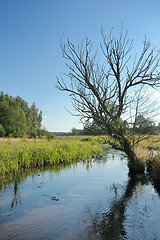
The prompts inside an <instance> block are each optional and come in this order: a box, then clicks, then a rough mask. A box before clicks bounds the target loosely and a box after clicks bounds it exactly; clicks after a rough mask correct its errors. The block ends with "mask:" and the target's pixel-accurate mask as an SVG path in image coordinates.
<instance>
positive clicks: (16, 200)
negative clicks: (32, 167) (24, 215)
mask: <svg viewBox="0 0 160 240" xmlns="http://www.w3.org/2000/svg"><path fill="white" fill-rule="evenodd" d="M18 183H19V181H18V178H16V180H15V183H14V194H13V200H12V203H11V209H13V208H15V207H16V206H17V204H18V203H19V204H21V194H20V192H19V189H18Z"/></svg>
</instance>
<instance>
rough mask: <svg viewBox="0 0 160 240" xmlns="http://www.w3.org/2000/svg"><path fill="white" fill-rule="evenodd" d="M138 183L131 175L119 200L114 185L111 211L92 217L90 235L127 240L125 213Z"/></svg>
mask: <svg viewBox="0 0 160 240" xmlns="http://www.w3.org/2000/svg"><path fill="white" fill-rule="evenodd" d="M137 183H138V181H137V178H136V176H134V175H131V176H130V179H129V181H128V183H127V186H126V189H125V192H124V194H123V195H122V196H121V197H120V199H119V200H118V199H117V198H118V193H117V192H118V188H116V186H115V184H113V186H112V188H113V189H114V191H115V199H114V201H113V203H112V204H111V207H110V209H109V211H107V212H103V213H101V214H99V213H98V212H96V214H94V215H90V221H91V222H92V227H91V228H89V229H88V235H89V236H90V237H91V236H97V237H99V238H98V239H110V240H112V239H113V240H115V239H127V233H126V230H125V227H124V221H125V211H126V206H127V203H128V201H129V199H130V198H131V197H132V195H133V192H134V191H135V188H136V185H137Z"/></svg>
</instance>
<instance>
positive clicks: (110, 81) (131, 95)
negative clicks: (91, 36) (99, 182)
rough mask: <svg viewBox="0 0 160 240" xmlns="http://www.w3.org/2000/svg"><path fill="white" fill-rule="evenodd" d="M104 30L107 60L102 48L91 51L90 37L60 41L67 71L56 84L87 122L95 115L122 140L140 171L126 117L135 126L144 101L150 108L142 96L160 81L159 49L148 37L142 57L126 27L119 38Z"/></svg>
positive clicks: (131, 166)
mask: <svg viewBox="0 0 160 240" xmlns="http://www.w3.org/2000/svg"><path fill="white" fill-rule="evenodd" d="M101 35H102V43H101V44H100V49H101V51H102V56H103V57H104V63H103V64H102V63H101V62H100V57H99V56H98V57H97V51H96V52H95V53H92V52H93V45H92V43H91V41H89V40H88V39H87V38H86V39H85V41H83V40H82V43H81V44H80V45H78V46H75V44H73V43H72V42H71V41H70V40H69V39H67V42H66V43H65V44H62V43H61V49H62V54H63V57H64V59H65V64H66V66H67V68H68V72H67V73H65V74H64V76H60V77H57V84H56V87H57V88H58V89H59V90H61V91H66V92H68V93H69V95H70V96H71V98H72V104H73V106H74V108H75V110H76V112H77V114H76V115H77V116H79V117H80V119H81V121H82V122H83V121H90V120H94V122H95V123H96V124H97V125H99V126H100V127H101V128H102V129H106V131H107V133H109V135H110V136H112V137H113V138H114V139H116V140H117V141H119V143H120V144H121V146H122V148H123V150H124V152H125V153H126V154H127V155H128V157H129V159H130V171H132V172H136V171H140V168H139V167H138V168H137V166H138V162H139V161H138V158H137V156H136V154H135V152H134V149H133V146H132V144H131V140H130V139H131V138H130V136H128V134H129V131H128V132H126V119H125V117H126V116H127V117H128V119H127V121H128V124H129V126H130V128H132V127H133V128H135V124H136V118H137V117H138V116H139V114H142V113H140V109H141V108H142V105H143V108H145V111H146V108H147V107H146V106H147V105H146V101H145V100H142V99H143V97H146V94H145V91H146V89H147V87H150V88H156V87H159V85H160V81H159V80H160V73H159V61H160V58H159V51H157V49H156V48H155V47H153V48H152V47H151V44H150V43H149V42H148V41H147V40H146V39H145V40H144V43H143V48H142V52H141V54H140V55H139V57H137V55H136V54H135V55H134V56H133V49H132V45H133V41H132V40H130V39H129V38H128V33H127V32H126V33H125V34H124V33H123V30H121V32H120V35H119V37H118V38H115V37H114V36H113V33H112V31H111V32H110V34H109V35H108V37H106V35H105V34H104V31H103V29H102V30H101ZM132 56H133V60H132ZM143 102H144V104H142V103H143ZM150 109H151V108H150ZM129 116H130V117H129ZM133 116H134V117H133ZM133 118H134V121H133ZM124 119H125V121H124ZM131 120H132V121H131ZM124 123H125V124H124Z"/></svg>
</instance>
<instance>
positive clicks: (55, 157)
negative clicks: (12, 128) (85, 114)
mask: <svg viewBox="0 0 160 240" xmlns="http://www.w3.org/2000/svg"><path fill="white" fill-rule="evenodd" d="M101 142H102V140H101V139H100V138H98V137H89V138H77V137H72V138H71V137H67V138H62V137H61V138H57V139H54V140H51V141H47V140H46V139H36V141H35V140H31V139H1V140H0V181H5V180H11V179H12V178H14V176H15V175H17V174H19V173H20V172H21V169H30V168H41V167H44V166H53V165H59V164H72V163H74V162H78V161H80V160H86V159H90V158H91V157H92V156H93V151H94V152H99V151H100V148H99V147H96V146H95V144H98V143H101Z"/></svg>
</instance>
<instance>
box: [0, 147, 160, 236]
mask: <svg viewBox="0 0 160 240" xmlns="http://www.w3.org/2000/svg"><path fill="white" fill-rule="evenodd" d="M56 200H57V201H56ZM58 200H59V201H58ZM0 239H16V240H19V239H24V240H25V239H56V240H61V239H67V240H69V239H75V240H76V239H82V240H83V239H84V240H86V239H96V240H97V239H108V240H112V239H113V240H117V239H136V240H137V239H140V240H142V239H151V240H153V239H160V197H159V194H158V192H157V191H156V190H155V189H154V187H153V186H152V185H151V184H150V183H148V184H141V183H140V181H139V180H138V179H137V178H136V177H133V176H128V167H127V158H126V157H125V155H124V154H123V153H122V152H119V151H114V150H112V149H109V150H108V151H107V152H106V154H105V156H104V157H103V158H102V159H100V160H96V161H94V160H93V161H91V163H88V164H84V163H78V164H77V165H74V166H73V165H72V166H70V167H66V168H64V167H63V168H62V169H61V170H60V169H59V170H58V171H55V169H53V170H46V171H41V172H39V173H38V172H37V173H36V174H35V173H32V174H31V176H28V177H26V179H25V180H22V181H15V183H12V184H10V185H8V186H6V187H5V188H3V189H1V190H0Z"/></svg>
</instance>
